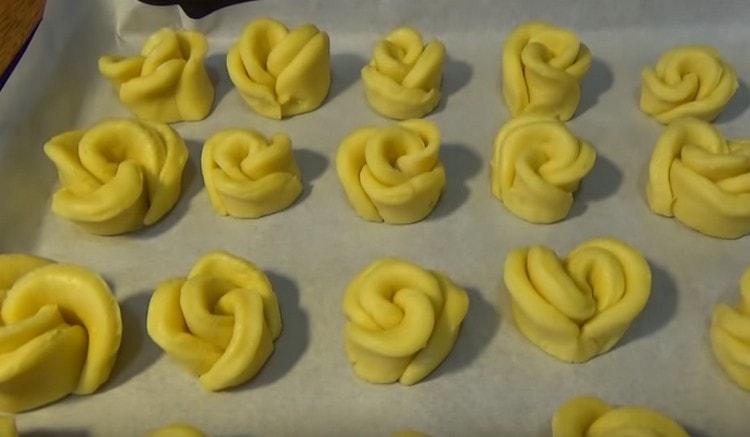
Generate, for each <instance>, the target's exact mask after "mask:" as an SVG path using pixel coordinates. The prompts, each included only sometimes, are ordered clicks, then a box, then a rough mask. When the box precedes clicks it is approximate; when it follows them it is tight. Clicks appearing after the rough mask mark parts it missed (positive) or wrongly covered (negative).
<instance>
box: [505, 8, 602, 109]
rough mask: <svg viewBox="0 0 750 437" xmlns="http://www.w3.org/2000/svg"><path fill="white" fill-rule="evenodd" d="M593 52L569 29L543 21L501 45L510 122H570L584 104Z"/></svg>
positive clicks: (521, 28)
mask: <svg viewBox="0 0 750 437" xmlns="http://www.w3.org/2000/svg"><path fill="white" fill-rule="evenodd" d="M590 66H591V52H590V51H589V49H588V47H586V45H584V44H583V43H581V41H579V39H578V36H576V34H575V33H573V32H572V31H570V30H568V29H563V28H561V27H557V26H554V25H552V24H549V23H545V22H541V21H532V22H529V23H525V24H522V25H520V26H518V27H517V28H515V29H514V30H513V32H512V33H511V34H510V36H509V37H508V39H506V40H505V44H504V45H503V96H504V97H505V104H506V105H507V106H508V110H509V111H510V113H511V115H512V116H514V117H515V116H517V115H520V114H535V115H543V116H548V117H556V118H559V119H560V120H563V121H564V120H569V119H570V118H571V117H573V114H575V112H576V108H577V107H578V102H579V101H580V100H581V85H580V81H581V79H582V78H583V76H584V75H585V74H586V72H587V71H588V69H589V67H590Z"/></svg>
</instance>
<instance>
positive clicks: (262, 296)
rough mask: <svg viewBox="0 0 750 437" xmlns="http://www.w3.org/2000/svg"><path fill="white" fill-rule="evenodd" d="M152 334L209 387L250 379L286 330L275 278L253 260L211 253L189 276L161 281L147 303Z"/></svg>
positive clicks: (200, 260)
mask: <svg viewBox="0 0 750 437" xmlns="http://www.w3.org/2000/svg"><path fill="white" fill-rule="evenodd" d="M147 329H148V334H149V335H150V336H151V338H152V339H153V340H154V341H155V342H156V343H157V344H158V345H159V346H160V347H161V348H162V349H164V351H165V352H166V353H167V354H168V355H169V356H170V357H171V358H173V359H174V360H175V361H177V363H179V364H180V365H181V366H182V367H183V368H185V369H186V370H187V371H188V372H190V373H191V374H194V375H196V376H198V377H199V379H200V382H201V384H202V385H203V387H205V388H206V389H207V390H211V391H217V390H222V389H225V388H228V387H233V386H236V385H239V384H242V383H244V382H246V381H248V380H250V379H251V378H252V377H253V376H255V374H256V373H258V371H259V370H260V369H261V367H263V364H264V363H265V362H266V360H267V359H268V357H269V356H270V355H271V353H272V352H273V341H274V340H275V339H276V338H277V337H278V336H279V334H280V333H281V313H280V312H279V304H278V301H277V300H276V294H274V292H273V289H272V288H271V283H270V282H269V281H268V278H267V277H266V275H265V274H263V272H262V271H260V270H258V268H257V267H255V266H254V265H253V264H252V263H250V262H248V261H246V260H244V259H242V258H239V257H236V256H234V255H231V254H229V253H227V252H211V253H208V254H206V255H204V256H203V257H202V258H201V259H199V260H198V262H197V263H196V264H195V265H194V266H193V268H192V270H190V273H189V274H188V276H187V278H179V279H172V280H168V281H165V282H163V283H161V284H160V285H159V287H158V288H157V289H156V291H155V292H154V294H153V296H152V297H151V302H150V303H149V306H148V316H147Z"/></svg>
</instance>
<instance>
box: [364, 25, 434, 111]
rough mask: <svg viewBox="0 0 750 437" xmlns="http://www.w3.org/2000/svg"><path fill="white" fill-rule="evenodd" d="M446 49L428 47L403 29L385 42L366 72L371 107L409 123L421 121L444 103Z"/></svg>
mask: <svg viewBox="0 0 750 437" xmlns="http://www.w3.org/2000/svg"><path fill="white" fill-rule="evenodd" d="M444 59H445V47H444V46H443V43H441V42H440V41H431V42H429V43H427V44H424V43H423V41H422V35H421V34H420V33H419V32H418V31H417V30H415V29H412V28H411V27H400V28H398V29H396V30H394V31H393V32H391V33H389V34H388V35H387V36H386V37H385V38H383V39H382V40H381V41H380V42H378V45H377V46H375V50H374V51H373V54H372V60H371V61H370V64H369V65H366V66H365V67H364V68H362V81H363V82H364V85H365V94H366V96H367V101H368V102H369V104H370V106H371V107H372V108H373V109H374V110H375V111H376V112H378V113H380V114H381V115H384V116H386V117H390V118H395V119H398V120H406V119H410V118H421V117H424V116H425V115H427V114H429V113H430V112H432V110H433V109H435V106H437V104H438V102H440V83H441V81H442V78H443V60H444Z"/></svg>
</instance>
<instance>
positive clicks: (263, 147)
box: [201, 129, 302, 218]
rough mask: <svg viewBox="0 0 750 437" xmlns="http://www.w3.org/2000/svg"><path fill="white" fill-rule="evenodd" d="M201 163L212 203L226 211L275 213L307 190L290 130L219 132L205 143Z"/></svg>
mask: <svg viewBox="0 0 750 437" xmlns="http://www.w3.org/2000/svg"><path fill="white" fill-rule="evenodd" d="M201 165H202V168H203V180H204V181H205V184H206V190H207V191H208V195H209V197H210V198H211V204H212V205H213V207H214V209H215V210H216V211H217V212H218V213H219V214H221V215H231V216H233V217H241V218H256V217H260V216H264V215H267V214H272V213H274V212H277V211H280V210H282V209H284V208H286V207H287V206H289V205H291V204H292V203H293V202H294V200H295V199H296V198H297V197H298V196H299V195H300V193H302V176H301V174H300V171H299V168H298V167H297V163H296V162H295V160H294V155H292V143H291V141H290V140H289V137H288V136H287V135H285V134H275V135H274V136H272V137H271V139H270V141H269V140H267V139H266V138H265V137H263V135H261V134H260V133H258V132H256V131H253V130H244V129H227V130H224V131H221V132H218V133H216V134H214V135H213V136H212V137H211V138H209V139H208V140H207V141H206V143H205V144H204V145H203V154H202V158H201Z"/></svg>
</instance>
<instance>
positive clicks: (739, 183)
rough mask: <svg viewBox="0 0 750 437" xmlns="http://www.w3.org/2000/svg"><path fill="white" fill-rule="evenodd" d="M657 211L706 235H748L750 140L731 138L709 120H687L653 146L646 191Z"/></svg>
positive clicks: (729, 236)
mask: <svg viewBox="0 0 750 437" xmlns="http://www.w3.org/2000/svg"><path fill="white" fill-rule="evenodd" d="M646 194H647V197H648V203H649V206H650V207H651V210H652V211H654V212H655V213H657V214H659V215H663V216H667V217H673V216H674V217H675V218H677V220H679V221H680V222H682V223H684V224H685V225H687V226H688V227H690V228H693V229H695V230H697V231H699V232H701V233H703V234H706V235H710V236H712V237H718V238H739V237H742V236H743V235H747V234H748V233H750V139H748V140H745V139H743V140H727V139H726V138H724V136H723V135H722V134H721V133H720V132H719V131H718V130H717V129H716V128H715V127H714V126H712V125H711V124H709V123H707V122H704V121H701V120H698V119H695V118H685V119H681V120H678V121H676V122H674V123H673V124H671V125H669V126H668V127H667V128H666V129H665V130H664V133H663V134H662V135H661V137H660V138H659V141H658V142H657V143H656V147H654V152H653V154H652V155H651V162H650V164H649V180H648V187H647V190H646Z"/></svg>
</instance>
